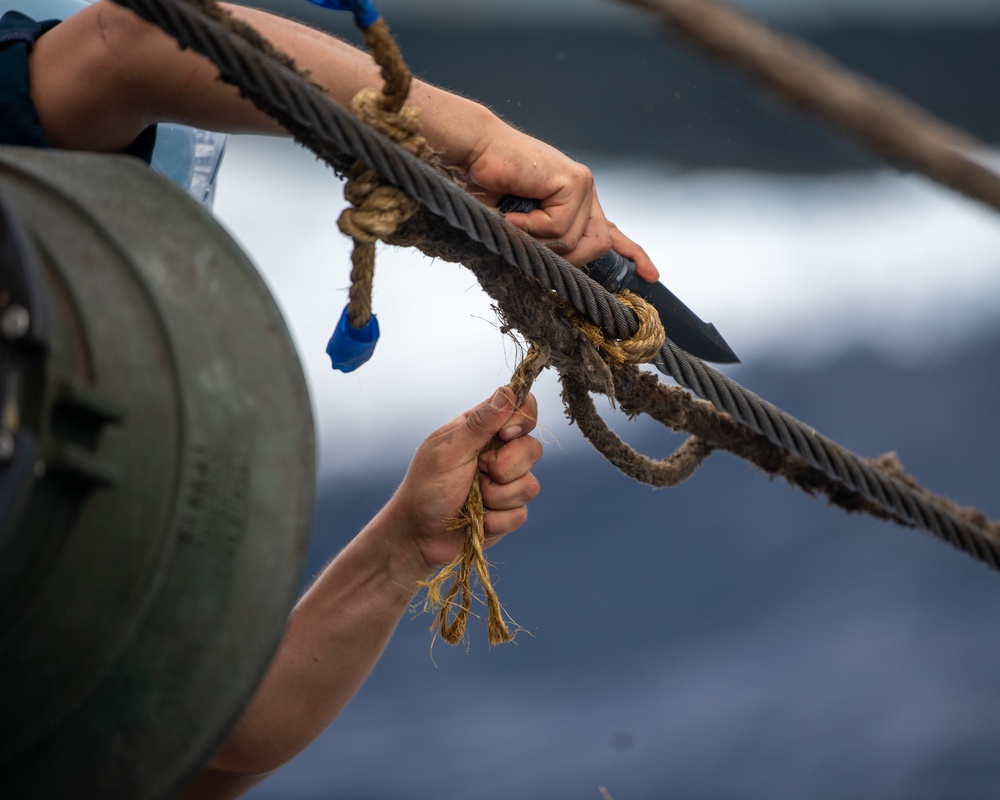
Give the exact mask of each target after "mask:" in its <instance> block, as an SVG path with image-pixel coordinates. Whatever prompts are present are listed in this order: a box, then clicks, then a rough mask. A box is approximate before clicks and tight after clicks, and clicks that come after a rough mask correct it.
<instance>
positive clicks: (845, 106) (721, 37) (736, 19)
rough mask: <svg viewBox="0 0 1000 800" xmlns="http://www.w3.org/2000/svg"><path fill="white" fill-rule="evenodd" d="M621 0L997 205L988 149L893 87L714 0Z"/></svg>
mask: <svg viewBox="0 0 1000 800" xmlns="http://www.w3.org/2000/svg"><path fill="white" fill-rule="evenodd" d="M621 2H624V3H627V4H629V5H633V6H638V7H642V8H645V9H648V10H649V11H651V12H653V13H654V14H657V15H658V16H659V17H660V19H661V20H662V21H663V22H664V23H665V25H666V26H667V27H669V28H670V30H671V31H672V32H673V33H675V34H677V35H678V36H679V37H680V38H681V39H682V40H684V41H686V42H687V43H688V44H690V45H691V46H693V47H694V48H695V49H697V50H699V51H701V52H702V53H704V54H706V55H708V56H709V57H710V58H711V59H712V60H713V61H716V62H721V63H724V64H727V65H729V66H732V67H734V68H735V69H737V70H738V71H739V72H741V73H742V74H743V75H745V76H747V77H749V78H751V79H752V80H754V81H756V83H757V84H758V85H759V86H760V87H761V88H762V89H763V90H765V91H767V92H769V93H770V94H771V95H773V96H775V97H777V98H778V99H779V100H781V101H783V102H784V103H785V104H786V105H788V106H790V107H791V108H792V109H793V110H795V111H798V112H804V113H807V114H811V115H813V116H815V117H816V118H818V120H819V121H820V122H823V123H825V124H826V125H827V126H828V127H830V128H833V129H835V130H838V131H839V132H840V133H841V134H845V135H846V137H847V138H849V139H853V140H854V142H855V143H857V144H859V145H860V146H861V147H863V148H866V149H868V150H870V151H872V152H873V153H875V154H876V155H878V156H880V157H882V158H884V159H886V160H888V161H889V162H890V163H892V164H896V165H899V166H903V167H908V168H911V169H914V170H916V171H918V172H921V173H923V174H924V175H926V176H927V177H928V178H930V179H931V180H934V181H937V182H938V183H940V184H941V185H943V186H947V187H949V188H950V189H953V190H954V191H956V192H961V193H962V194H964V195H966V196H967V197H970V198H972V199H974V200H978V201H979V202H981V203H984V204H985V205H987V206H990V207H991V208H993V209H994V210H995V211H1000V174H998V173H997V172H996V171H995V170H993V169H991V168H990V167H989V166H988V165H987V164H986V163H983V161H982V157H983V155H984V154H986V153H989V152H990V148H989V147H988V146H987V145H986V144H984V143H983V142H981V141H979V140H977V139H976V138H975V137H973V136H972V135H971V134H969V133H967V132H966V131H963V130H961V129H959V128H957V127H955V126H953V125H950V124H948V123H946V122H943V121H942V120H940V119H938V118H937V117H935V116H934V115H932V114H930V113H929V112H928V111H926V110H925V109H923V108H921V107H919V106H918V105H916V104H915V103H912V102H910V101H909V100H907V99H906V98H904V97H903V96H901V95H900V94H898V93H897V92H894V91H892V90H890V89H887V88H886V87H884V86H880V85H878V84H876V83H874V82H873V81H870V80H868V79H866V78H864V77H862V76H859V75H857V74H855V73H852V72H851V71H850V70H848V69H846V68H844V67H843V66H841V65H840V64H838V63H837V62H836V61H834V60H833V59H832V58H830V57H829V56H828V55H826V54H825V53H822V52H820V51H818V50H816V49H815V48H813V47H812V46H810V45H809V44H806V43H805V42H803V41H801V40H799V39H796V38H794V37H792V36H789V35H787V34H780V33H776V32H775V31H773V30H771V29H769V28H767V27H766V26H764V25H762V24H760V23H759V22H757V21H755V20H754V19H753V18H752V17H751V16H750V15H748V14H747V13H745V12H744V11H742V10H741V9H737V8H734V7H732V6H731V5H729V4H727V3H725V2H720V0H621Z"/></svg>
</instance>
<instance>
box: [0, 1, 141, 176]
mask: <svg viewBox="0 0 1000 800" xmlns="http://www.w3.org/2000/svg"><path fill="white" fill-rule="evenodd" d="M58 24H59V21H58V20H45V21H42V22H36V21H35V20H33V19H31V18H30V17H28V16H26V15H24V14H22V13H20V12H18V11H8V12H7V13H6V14H4V15H3V17H2V18H0V144H6V145H14V146H17V147H51V145H50V144H49V143H48V142H47V141H45V137H44V136H43V135H42V124H41V122H40V121H39V119H38V111H37V110H36V109H35V104H34V103H33V102H32V100H31V92H30V83H29V78H28V54H29V53H30V52H31V48H32V47H33V46H34V44H35V41H36V40H37V39H38V38H39V37H40V36H42V35H43V34H44V33H46V32H47V31H49V30H51V29H52V28H54V27H55V26H56V25H58ZM155 144H156V126H155V125H154V126H151V127H149V128H146V129H145V130H144V131H143V132H142V133H141V134H139V137H138V138H137V139H136V140H135V141H134V142H132V144H131V145H129V147H128V148H126V150H125V152H126V153H128V154H129V155H133V156H137V157H138V158H141V159H142V160H143V161H145V162H146V163H149V161H150V159H151V158H152V156H153V146H154V145H155Z"/></svg>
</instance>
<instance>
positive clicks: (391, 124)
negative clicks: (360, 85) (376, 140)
mask: <svg viewBox="0 0 1000 800" xmlns="http://www.w3.org/2000/svg"><path fill="white" fill-rule="evenodd" d="M364 38H365V43H366V44H367V45H368V48H369V50H370V51H371V53H372V56H373V57H374V58H375V61H376V63H377V64H378V65H379V67H381V72H382V80H383V81H384V82H385V84H384V86H383V87H382V90H381V91H379V90H377V89H362V90H361V91H360V92H358V93H357V94H356V95H355V96H354V99H353V100H352V102H351V108H352V109H353V110H354V113H355V114H357V116H358V118H359V119H361V120H363V121H364V122H366V123H368V124H369V125H371V126H372V127H373V128H375V129H376V130H378V131H380V132H381V133H383V134H385V135H386V136H388V137H389V138H390V139H392V140H393V141H394V142H396V143H398V144H399V145H400V146H401V147H403V148H405V149H406V150H407V151H408V152H410V153H413V154H414V155H415V156H417V157H418V158H422V159H425V160H426V159H428V158H429V157H430V156H431V153H430V148H429V147H428V146H427V141H426V140H425V139H424V137H423V136H421V135H420V111H419V109H417V108H414V107H413V106H406V105H404V104H405V102H406V98H407V95H408V94H409V92H410V83H411V80H412V77H411V75H410V71H409V69H408V68H407V66H406V62H405V61H404V60H403V55H402V53H400V51H399V48H398V47H397V46H396V41H395V39H393V37H392V34H391V33H390V32H389V27H388V25H386V23H385V20H384V19H382V18H381V17H379V18H378V19H377V20H375V22H373V23H372V24H371V25H370V26H368V27H367V28H365V29H364ZM344 197H345V198H346V199H347V202H349V203H350V204H351V205H350V206H349V207H348V208H345V209H344V211H343V212H342V213H341V215H340V218H339V219H338V220H337V225H338V227H339V228H340V230H341V232H342V233H345V234H346V235H348V236H350V237H351V239H353V240H354V248H353V250H352V251H351V288H350V291H349V292H348V303H347V318H348V320H349V321H350V323H351V325H352V326H353V327H355V328H359V329H360V328H363V327H365V326H366V325H367V324H368V321H369V320H370V319H371V316H372V283H373V281H374V278H375V245H376V243H377V242H378V241H380V240H383V239H386V238H387V237H389V236H391V235H392V234H393V233H394V232H395V231H396V228H398V227H399V226H400V225H401V224H402V223H404V222H406V220H408V219H409V218H410V217H412V216H413V215H414V214H415V213H416V212H417V209H418V208H419V206H418V205H417V203H415V202H414V201H413V200H411V199H410V198H409V196H408V195H407V194H406V193H405V192H401V191H400V190H399V189H397V188H396V187H395V186H389V185H387V184H386V183H385V182H384V181H383V180H382V177H381V176H380V175H379V174H378V173H377V172H376V171H375V170H373V169H371V168H370V167H366V166H365V165H364V164H363V163H362V162H360V161H355V162H354V165H353V166H352V167H351V171H350V173H349V174H348V177H347V183H346V184H345V185H344Z"/></svg>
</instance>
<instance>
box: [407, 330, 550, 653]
mask: <svg viewBox="0 0 1000 800" xmlns="http://www.w3.org/2000/svg"><path fill="white" fill-rule="evenodd" d="M545 364H546V357H545V356H544V355H543V351H542V350H540V349H539V348H537V347H531V348H529V350H528V353H527V355H525V357H524V358H523V359H521V363H520V364H518V365H517V367H516V368H515V370H514V374H513V376H512V377H511V380H510V384H509V386H510V388H511V390H512V391H513V392H514V400H515V405H516V407H518V408H520V407H521V404H522V403H524V401H525V399H526V398H527V397H528V392H529V391H531V386H532V384H533V383H534V382H535V378H537V377H538V375H539V373H540V372H541V371H542V370H543V369H544V368H545ZM502 445H503V440H502V439H501V438H500V437H499V436H498V435H495V436H494V437H493V439H492V440H491V441H490V442H489V443H488V444H487V445H486V446H485V447H484V448H483V449H482V451H481V452H480V454H479V455H480V456H482V455H485V454H486V453H489V452H490V451H492V450H497V449H499V448H500V447H501V446H502ZM487 513H488V512H487V511H486V509H485V507H484V506H483V492H482V486H481V484H480V478H479V472H478V471H477V472H476V475H475V477H474V478H473V479H472V487H471V488H470V489H469V496H468V498H466V501H465V505H464V506H463V507H462V511H461V513H460V514H459V516H458V517H457V518H456V519H452V520H448V527H449V529H450V530H462V529H464V530H465V532H466V537H465V544H464V546H463V548H462V552H461V553H459V555H458V556H457V557H456V558H455V560H454V561H452V562H451V563H450V564H449V565H448V566H446V567H444V568H443V569H442V570H441V571H440V572H438V574H437V575H435V576H434V577H433V578H431V580H429V581H427V582H426V583H425V584H424V586H425V587H426V588H427V599H426V602H425V607H426V608H427V609H429V610H431V611H433V612H435V613H436V619H435V622H434V625H433V626H432V629H433V628H437V629H438V630H439V631H440V633H441V638H442V639H444V640H445V641H446V642H448V643H449V644H458V643H459V642H461V641H462V640H463V639H464V638H465V631H466V625H467V624H468V620H469V614H470V612H471V607H472V599H473V596H474V595H473V588H472V575H473V571H475V576H476V578H477V579H478V581H479V586H480V588H481V589H482V591H483V594H484V595H485V603H486V608H487V619H486V632H487V637H488V639H489V643H490V644H503V643H504V642H509V641H511V640H513V638H514V636H513V634H512V633H511V632H510V627H509V626H508V624H507V620H506V618H505V613H504V610H503V607H502V606H501V605H500V601H499V599H498V598H497V593H496V590H494V588H493V581H492V579H491V578H490V565H489V561H488V560H487V559H486V555H485V553H484V549H485V546H486V528H485V523H486V514H487ZM449 581H450V582H451V586H450V587H448V589H447V591H445V587H446V586H447V585H448V583H449Z"/></svg>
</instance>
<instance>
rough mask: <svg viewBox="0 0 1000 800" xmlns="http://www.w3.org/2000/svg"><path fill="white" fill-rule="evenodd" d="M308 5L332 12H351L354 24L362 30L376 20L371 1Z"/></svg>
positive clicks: (315, 0)
mask: <svg viewBox="0 0 1000 800" xmlns="http://www.w3.org/2000/svg"><path fill="white" fill-rule="evenodd" d="M309 2H310V3H312V4H313V5H317V6H322V7H323V8H331V9H333V10H334V11H353V12H354V22H355V24H356V25H357V26H358V27H359V28H361V29H362V30H364V29H365V28H367V27H368V26H369V25H371V24H372V23H373V22H374V21H375V20H377V19H378V16H379V15H378V11H377V10H376V9H375V4H374V3H373V2H372V0H309Z"/></svg>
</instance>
